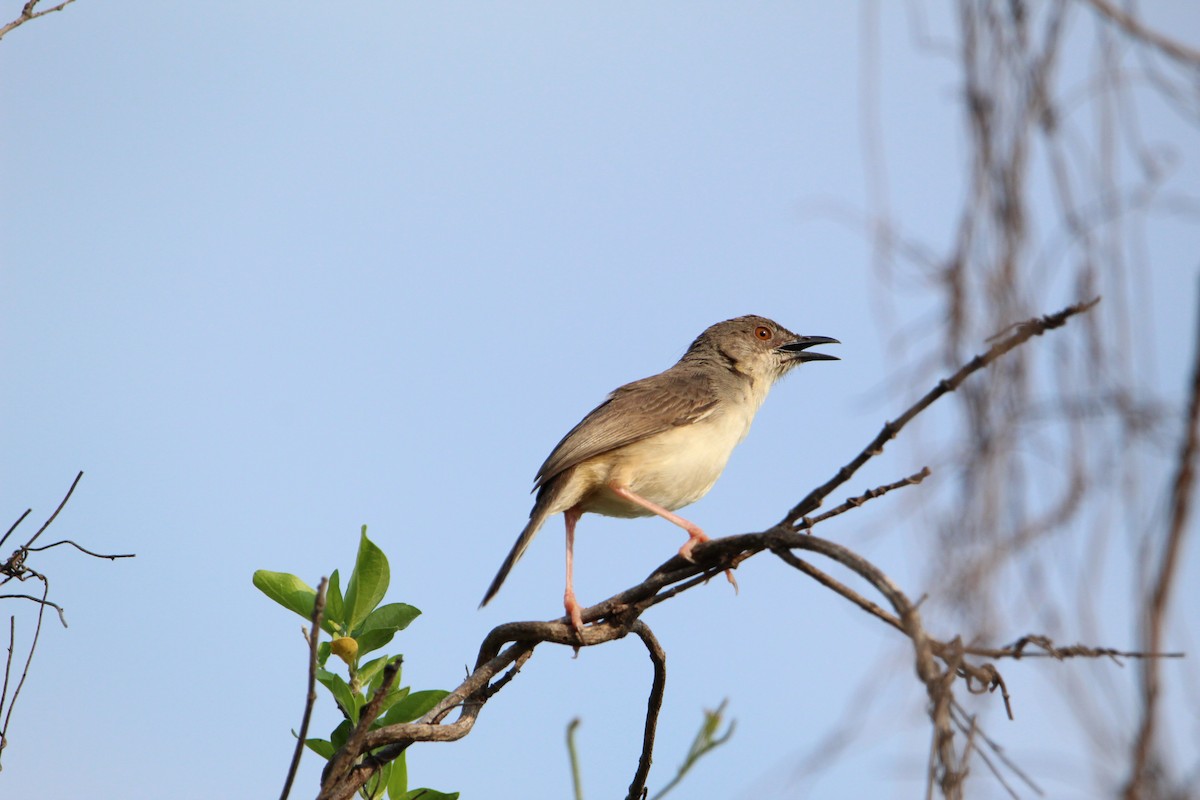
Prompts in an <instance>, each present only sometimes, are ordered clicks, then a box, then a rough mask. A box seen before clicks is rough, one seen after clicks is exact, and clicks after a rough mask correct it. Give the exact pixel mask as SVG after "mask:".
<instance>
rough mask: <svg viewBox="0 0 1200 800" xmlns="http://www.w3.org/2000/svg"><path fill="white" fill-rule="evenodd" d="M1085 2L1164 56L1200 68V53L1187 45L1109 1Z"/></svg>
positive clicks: (1095, 0) (1084, 0)
mask: <svg viewBox="0 0 1200 800" xmlns="http://www.w3.org/2000/svg"><path fill="white" fill-rule="evenodd" d="M1083 2H1084V3H1086V4H1087V5H1089V6H1091V7H1092V8H1093V9H1095V11H1096V12H1097V13H1098V14H1100V16H1102V17H1104V18H1106V19H1108V20H1109V21H1110V22H1112V23H1113V24H1115V25H1116V26H1117V27H1119V28H1120V29H1121V30H1123V31H1125V33H1127V34H1129V35H1130V36H1132V37H1133V38H1135V39H1137V40H1138V41H1141V42H1144V43H1145V44H1148V45H1150V46H1151V47H1153V48H1155V49H1157V50H1161V51H1162V52H1163V54H1164V55H1167V56H1170V57H1171V58H1173V59H1175V60H1176V61H1182V62H1183V63H1184V64H1185V65H1186V66H1189V67H1200V51H1197V50H1193V49H1192V48H1190V47H1188V46H1187V45H1183V44H1180V43H1179V42H1177V41H1175V40H1174V39H1170V38H1168V37H1167V36H1165V35H1163V34H1161V33H1159V32H1158V31H1156V30H1152V29H1150V28H1148V27H1146V26H1145V25H1143V24H1142V22H1141V20H1139V19H1138V18H1137V17H1135V16H1133V15H1132V14H1128V13H1126V12H1125V11H1123V10H1122V9H1120V8H1118V7H1117V6H1115V5H1113V4H1112V3H1110V2H1108V0H1083Z"/></svg>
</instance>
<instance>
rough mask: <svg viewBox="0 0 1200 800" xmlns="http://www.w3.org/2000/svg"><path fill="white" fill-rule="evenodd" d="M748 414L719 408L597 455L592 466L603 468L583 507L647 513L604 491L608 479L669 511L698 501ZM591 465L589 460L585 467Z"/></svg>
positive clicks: (744, 431)
mask: <svg viewBox="0 0 1200 800" xmlns="http://www.w3.org/2000/svg"><path fill="white" fill-rule="evenodd" d="M751 419H753V413H751V414H749V415H746V414H738V413H719V412H718V413H714V414H712V415H710V416H708V417H706V418H705V419H702V420H701V421H699V422H697V423H694V424H692V425H684V426H680V427H678V428H672V429H670V430H668V431H664V432H662V433H659V434H656V435H654V436H650V437H648V438H646V439H642V440H640V441H637V442H633V443H632V444H628V445H626V446H625V447H622V448H619V449H618V450H615V451H612V452H610V453H606V454H605V455H604V456H601V457H599V458H598V459H597V461H600V460H601V459H603V461H604V463H603V464H596V465H594V466H595V467H599V468H604V472H606V474H605V475H604V480H603V481H598V483H599V484H600V485H599V486H598V487H597V489H596V490H594V491H593V492H591V493H590V496H589V497H587V498H586V499H585V500H584V501H583V503H582V505H583V509H584V510H585V511H590V512H593V513H597V514H604V515H607V516H613V517H641V516H648V515H649V514H650V512H649V511H647V510H646V509H644V508H643V507H642V506H639V505H636V504H632V503H630V502H628V501H627V500H624V499H623V498H620V497H618V496H616V495H614V494H613V493H612V492H611V491H608V489H607V488H606V487H607V485H608V484H609V483H611V482H616V483H619V484H620V485H622V486H625V487H626V488H628V489H629V490H630V491H632V492H634V493H635V494H637V495H640V496H641V497H644V498H646V499H647V500H650V501H651V502H653V503H657V504H658V505H660V506H663V507H664V508H666V509H668V510H670V511H674V510H675V509H677V508H683V507H684V506H686V505H688V504H690V503H694V502H696V501H697V500H699V499H700V498H701V497H703V496H704V495H706V494H707V493H708V490H709V489H711V488H712V487H713V484H714V483H716V482H717V478H719V477H720V476H721V472H722V471H723V470H724V469H725V464H726V463H727V462H728V461H729V456H730V454H732V453H733V449H734V448H735V447H736V446H737V445H738V443H739V442H741V441H742V439H744V438H745V437H746V434H747V432H748V431H749V430H750V421H751ZM581 466H584V465H581ZM589 467H593V465H587V466H586V467H585V469H586V468H589ZM597 477H599V476H597Z"/></svg>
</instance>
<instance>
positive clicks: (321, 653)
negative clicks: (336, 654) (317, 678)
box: [317, 642, 331, 667]
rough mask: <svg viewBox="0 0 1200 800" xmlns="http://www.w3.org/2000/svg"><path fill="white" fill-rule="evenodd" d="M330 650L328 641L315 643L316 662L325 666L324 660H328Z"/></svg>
mask: <svg viewBox="0 0 1200 800" xmlns="http://www.w3.org/2000/svg"><path fill="white" fill-rule="evenodd" d="M330 652H331V648H330V647H329V642H321V643H320V644H319V645H317V663H318V664H320V665H321V666H322V667H323V666H325V662H326V661H328V660H329V654H330Z"/></svg>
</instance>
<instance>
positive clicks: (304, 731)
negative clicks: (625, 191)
mask: <svg viewBox="0 0 1200 800" xmlns="http://www.w3.org/2000/svg"><path fill="white" fill-rule="evenodd" d="M328 587H329V579H328V578H325V577H322V578H321V582H320V584H318V585H317V596H316V599H315V600H314V601H313V610H312V628H311V629H310V631H309V634H308V693H307V694H306V695H305V697H304V716H303V717H301V718H300V734H299V735H298V736H297V737H296V749H295V750H293V751H292V763H291V765H290V766H289V767H288V772H287V778H286V779H285V780H284V782H283V791H282V792H280V794H279V800H287V797H288V795H289V794H290V793H291V791H292V783H293V782H294V781H295V780H296V771H297V770H298V769H300V757H301V756H302V755H304V742H305V740H306V739H307V738H308V723H309V720H311V719H312V710H313V705H314V704H315V703H316V702H317V645H318V644H319V643H320V641H321V618H322V617H323V616H324V614H325V590H326V589H327V588H328Z"/></svg>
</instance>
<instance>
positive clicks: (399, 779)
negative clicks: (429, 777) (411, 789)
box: [387, 750, 408, 800]
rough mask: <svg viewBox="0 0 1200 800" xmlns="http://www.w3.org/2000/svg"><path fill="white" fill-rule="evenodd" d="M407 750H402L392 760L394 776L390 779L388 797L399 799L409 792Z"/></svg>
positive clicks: (394, 799) (393, 799) (392, 799)
mask: <svg viewBox="0 0 1200 800" xmlns="http://www.w3.org/2000/svg"><path fill="white" fill-rule="evenodd" d="M406 752H407V751H405V750H401V751H400V755H399V756H397V757H396V760H395V761H393V762H392V776H391V778H389V779H388V787H387V789H388V797H389V798H391V800H398V798H400V797H403V796H404V795H405V794H407V793H408V762H407V761H405V759H404V756H405V754H406Z"/></svg>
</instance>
